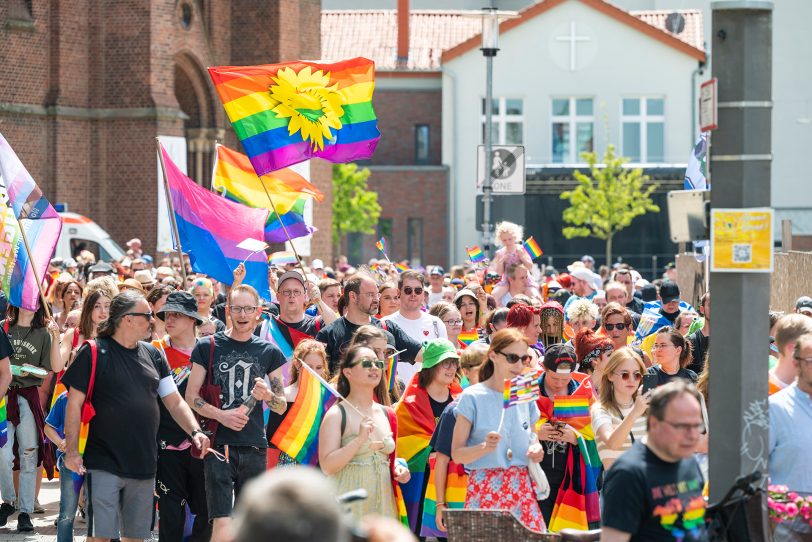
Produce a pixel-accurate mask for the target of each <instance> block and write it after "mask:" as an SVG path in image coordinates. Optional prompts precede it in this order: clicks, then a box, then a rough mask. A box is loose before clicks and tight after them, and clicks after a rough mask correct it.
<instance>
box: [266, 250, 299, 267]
mask: <svg viewBox="0 0 812 542" xmlns="http://www.w3.org/2000/svg"><path fill="white" fill-rule="evenodd" d="M298 261H299V260H297V259H296V254H294V253H293V252H291V251H289V250H286V251H283V252H274V253H273V254H271V257H270V258H269V259H268V262H269V263H270V264H271V265H286V264H289V263H297V262H298Z"/></svg>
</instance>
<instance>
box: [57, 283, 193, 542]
mask: <svg viewBox="0 0 812 542" xmlns="http://www.w3.org/2000/svg"><path fill="white" fill-rule="evenodd" d="M152 322H153V315H152V313H151V312H150V307H149V303H147V300H146V299H144V296H143V295H141V294H139V293H137V292H134V291H128V292H123V293H121V294H118V295H117V296H115V297H114V298H113V300H112V301H111V302H110V316H109V317H108V319H107V320H105V321H104V322H102V323H101V324H99V329H98V334H97V338H96V350H97V354H96V356H95V357H96V358H97V359H96V362H95V371H93V365H94V363H93V357H94V356H93V355H92V353H91V347H90V346H89V345H87V344H86V345H84V346H82V347H81V348H80V349H79V351H78V352H77V354H76V358H75V359H74V361H73V363H72V364H71V366H70V367H69V368H68V370H67V371H66V372H65V375H64V376H63V377H62V383H63V384H65V386H66V387H67V388H68V390H69V393H68V403H67V407H66V413H65V441H66V442H65V448H66V451H65V461H64V465H65V467H66V468H67V469H68V470H71V471H73V472H76V473H79V474H85V473H87V476H86V480H85V481H86V484H87V485H86V493H85V495H86V496H87V500H88V506H87V518H88V525H87V537H88V540H104V539H108V540H109V539H111V538H119V537H120V538H121V539H122V540H128V539H129V540H136V539H140V540H143V539H145V538H149V537H150V525H151V524H152V512H153V500H152V498H153V494H154V491H155V474H156V471H157V459H156V458H157V457H158V439H157V436H158V429H159V424H160V417H161V416H160V408H159V401H158V399H159V398H160V399H161V402H162V403H163V405H164V406H165V407H166V409H167V411H168V412H169V415H170V416H171V417H172V419H173V420H174V421H175V422H177V424H178V425H179V426H180V427H181V428H182V430H183V432H184V433H185V434H186V435H188V436H189V438H190V441H191V447H193V448H194V449H196V450H197V451H198V452H202V453H205V451H206V450H207V449H208V447H209V439H208V437H207V436H206V435H205V434H203V433H202V432H201V430H200V426H199V425H198V423H197V421H196V420H195V418H194V415H193V414H192V411H191V409H190V408H189V406H188V405H187V404H186V403H185V402H184V401H183V398H182V397H181V396H180V394H179V393H178V389H177V386H176V385H175V381H174V379H173V377H172V372H171V370H170V369H169V365H168V364H167V362H166V359H164V357H163V356H162V355H161V353H160V351H159V350H158V349H157V348H155V347H154V346H152V345H151V344H149V343H146V342H143V341H144V340H146V339H148V338H149V337H150V334H151V331H152ZM91 379H92V380H91ZM91 384H92V385H93V394H92V397H91V400H90V402H91V404H92V405H93V407H94V409H95V410H96V415H95V417H94V418H93V421H92V423H91V429H90V432H89V435H88V437H87V444H86V447H85V450H84V455H80V453H79V448H78V445H79V428H80V421H81V416H82V405H83V403H84V401H85V397H86V394H87V392H88V389H89V388H90V386H91ZM63 476H70V473H68V472H67V471H65V472H64V473H63Z"/></svg>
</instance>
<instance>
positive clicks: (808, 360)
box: [794, 356, 812, 365]
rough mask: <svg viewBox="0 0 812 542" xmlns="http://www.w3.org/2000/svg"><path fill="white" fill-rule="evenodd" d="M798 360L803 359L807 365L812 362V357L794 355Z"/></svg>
mask: <svg viewBox="0 0 812 542" xmlns="http://www.w3.org/2000/svg"><path fill="white" fill-rule="evenodd" d="M794 357H795V359H796V360H797V361H803V362H804V363H806V364H807V365H809V364H812V358H801V357H798V356H794Z"/></svg>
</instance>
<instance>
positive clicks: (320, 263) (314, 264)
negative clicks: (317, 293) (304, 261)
mask: <svg viewBox="0 0 812 542" xmlns="http://www.w3.org/2000/svg"><path fill="white" fill-rule="evenodd" d="M310 269H324V262H323V261H321V260H319V259H318V258H316V259H315V260H313V261H312V262H310Z"/></svg>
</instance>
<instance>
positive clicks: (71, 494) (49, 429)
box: [45, 391, 79, 542]
mask: <svg viewBox="0 0 812 542" xmlns="http://www.w3.org/2000/svg"><path fill="white" fill-rule="evenodd" d="M67 404H68V392H66V391H63V392H62V394H61V395H59V397H57V398H56V401H55V402H54V406H53V407H51V411H50V412H49V413H48V417H47V418H46V419H45V436H46V437H48V440H50V441H51V442H53V443H54V445H55V446H56V466H57V468H58V469H59V517H58V518H57V521H56V539H57V541H58V542H72V540H73V519H74V518H75V517H76V508H77V507H78V506H79V492H78V491H76V490H75V489H74V487H73V472H71V471H70V470H68V468H67V467H65V407H66V405H67Z"/></svg>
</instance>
